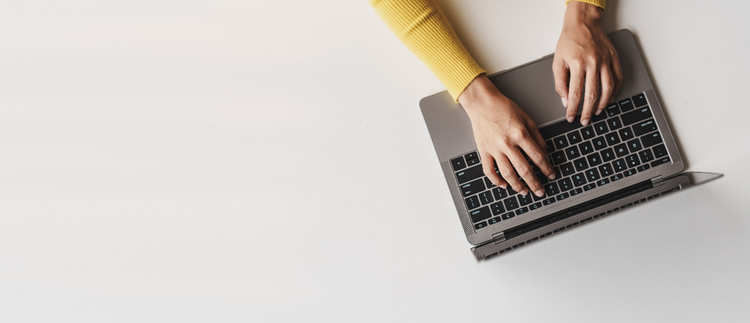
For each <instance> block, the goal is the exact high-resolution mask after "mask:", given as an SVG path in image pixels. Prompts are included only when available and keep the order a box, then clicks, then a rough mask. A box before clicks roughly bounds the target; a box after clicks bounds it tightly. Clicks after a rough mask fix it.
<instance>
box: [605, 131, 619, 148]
mask: <svg viewBox="0 0 750 323" xmlns="http://www.w3.org/2000/svg"><path fill="white" fill-rule="evenodd" d="M604 137H605V138H607V144H609V145H610V146H614V145H617V144H619V143H620V136H618V135H617V132H610V133H608V134H607V135H606V136H604Z"/></svg>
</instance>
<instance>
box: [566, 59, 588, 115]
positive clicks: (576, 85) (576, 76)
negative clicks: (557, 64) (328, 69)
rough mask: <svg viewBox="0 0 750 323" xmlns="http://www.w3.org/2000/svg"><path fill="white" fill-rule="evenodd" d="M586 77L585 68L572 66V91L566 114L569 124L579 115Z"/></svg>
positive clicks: (569, 92)
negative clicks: (584, 78)
mask: <svg viewBox="0 0 750 323" xmlns="http://www.w3.org/2000/svg"><path fill="white" fill-rule="evenodd" d="M584 75H585V74H584V70H583V68H581V67H580V66H575V67H573V66H571V69H570V90H569V91H568V110H567V114H566V117H567V119H568V122H573V119H575V117H576V113H578V105H580V104H581V92H583V76H584ZM581 121H583V120H581ZM584 126H585V125H584Z"/></svg>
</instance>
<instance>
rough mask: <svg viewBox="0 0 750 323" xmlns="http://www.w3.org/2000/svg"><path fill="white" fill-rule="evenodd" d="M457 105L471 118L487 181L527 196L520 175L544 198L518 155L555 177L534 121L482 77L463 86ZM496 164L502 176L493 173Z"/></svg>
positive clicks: (537, 181) (533, 190)
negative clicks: (524, 154)
mask: <svg viewBox="0 0 750 323" xmlns="http://www.w3.org/2000/svg"><path fill="white" fill-rule="evenodd" d="M458 102H459V103H461V105H462V106H463V107H464V109H465V110H466V113H467V114H468V115H469V118H470V119H471V126H472V129H473V131H474V139H475V140H476V143H477V150H478V151H479V156H480V157H481V159H482V165H483V169H484V173H485V175H487V177H489V179H490V181H492V183H494V184H495V185H497V186H500V187H502V188H505V187H506V186H507V185H506V184H510V186H511V187H512V188H513V190H515V191H516V192H519V193H521V194H522V195H526V194H528V190H527V189H526V186H525V185H524V184H523V182H522V181H521V180H519V179H518V177H519V176H520V177H521V178H523V181H525V182H526V184H528V185H529V188H530V189H531V191H532V192H534V194H536V195H537V196H539V197H541V196H543V195H544V188H543V187H542V184H541V183H540V182H539V180H538V179H537V178H536V175H535V174H534V171H533V169H532V168H531V165H529V163H528V162H527V161H526V158H525V157H524V156H523V154H522V153H521V151H523V152H525V153H526V155H527V156H529V159H531V161H532V162H533V163H534V164H536V165H537V166H538V167H539V169H540V170H541V171H542V173H543V174H544V175H545V176H547V177H548V178H549V179H554V178H555V171H554V169H553V168H552V165H550V162H549V159H548V158H547V153H546V144H545V142H544V139H543V138H542V135H541V134H540V133H539V130H538V129H537V126H536V123H535V122H534V120H532V119H531V118H530V117H529V116H528V115H527V114H526V113H525V112H524V111H523V110H521V108H520V107H518V105H517V104H516V103H515V102H513V101H512V100H511V99H509V98H507V97H506V96H505V95H503V94H502V93H500V91H499V90H498V89H497V88H496V87H495V85H494V84H492V82H491V81H490V79H489V78H487V76H486V75H484V74H482V75H480V76H477V77H476V78H475V79H474V80H473V81H472V82H471V83H470V84H469V86H468V87H466V89H465V90H464V91H463V92H462V93H461V95H460V96H459V97H458ZM496 163H497V168H498V170H499V171H500V175H502V177H500V176H498V175H497V173H496V172H495V167H494V166H495V164H496ZM514 168H515V170H514Z"/></svg>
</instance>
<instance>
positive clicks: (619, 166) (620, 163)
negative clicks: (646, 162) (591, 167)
mask: <svg viewBox="0 0 750 323" xmlns="http://www.w3.org/2000/svg"><path fill="white" fill-rule="evenodd" d="M612 168H613V169H614V170H615V172H618V173H619V172H622V171H624V170H626V169H628V164H627V163H626V162H625V159H624V158H620V159H618V160H615V161H613V162H612Z"/></svg>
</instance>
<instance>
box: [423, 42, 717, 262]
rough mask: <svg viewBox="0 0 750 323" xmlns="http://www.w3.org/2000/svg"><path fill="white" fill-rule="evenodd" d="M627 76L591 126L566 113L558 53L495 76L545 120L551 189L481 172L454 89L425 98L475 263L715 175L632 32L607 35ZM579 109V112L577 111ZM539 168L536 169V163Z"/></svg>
mask: <svg viewBox="0 0 750 323" xmlns="http://www.w3.org/2000/svg"><path fill="white" fill-rule="evenodd" d="M609 38H610V40H611V42H612V44H613V45H614V46H615V48H616V49H617V52H618V54H619V57H620V63H621V65H622V69H623V74H624V80H623V84H622V86H621V88H620V92H619V93H618V97H617V98H616V100H615V102H614V103H612V104H610V105H608V106H607V108H606V109H605V110H604V112H603V113H601V115H600V116H593V117H592V119H591V122H590V124H589V125H588V126H586V127H583V126H582V125H581V124H580V120H579V118H580V115H579V116H578V118H576V120H575V121H574V122H573V123H568V122H567V120H565V109H563V108H562V107H561V106H560V98H559V96H558V95H557V93H556V92H555V88H554V78H553V74H552V59H553V57H552V55H549V56H547V57H543V58H541V59H539V60H536V61H533V62H530V63H528V64H525V65H522V66H519V67H516V68H513V69H511V70H507V71H503V72H500V73H497V74H494V75H490V76H489V78H490V80H492V82H493V83H494V84H495V85H496V86H497V87H498V88H499V89H500V91H501V92H503V94H505V95H506V96H507V97H509V98H510V99H512V100H513V101H515V102H516V103H517V104H518V105H519V106H520V107H521V108H522V109H523V110H524V111H525V112H526V113H527V114H528V115H529V116H530V117H531V118H532V119H534V121H536V123H537V125H539V131H540V132H541V133H542V136H543V137H544V138H545V140H546V141H547V146H548V153H549V155H550V158H551V160H552V163H553V165H554V167H555V169H556V172H557V177H556V179H555V180H554V181H549V180H548V179H546V178H545V176H543V175H541V174H539V176H538V178H539V179H540V181H541V182H542V184H543V185H544V187H545V192H546V195H545V196H544V197H541V198H539V197H537V196H535V195H534V194H528V195H527V196H525V197H524V196H522V195H520V194H518V193H516V192H514V191H513V190H512V189H510V186H508V188H507V189H503V188H500V187H497V186H494V185H493V184H492V183H491V182H490V181H489V179H488V178H487V177H486V176H485V175H484V172H483V170H482V164H481V163H482V161H481V160H480V159H479V155H478V153H477V151H476V143H475V141H474V137H473V134H472V130H471V123H470V121H469V118H468V116H467V115H466V113H465V112H464V110H463V108H462V107H461V106H460V105H459V104H458V103H456V102H455V101H454V100H453V99H452V98H451V96H450V95H449V94H448V93H447V92H441V93H437V94H434V95H431V96H428V97H425V98H424V99H422V101H421V102H420V107H421V109H422V114H423V115H424V118H425V122H426V123H427V128H428V129H429V132H430V136H431V137H432V142H433V144H434V146H435V150H436V151H437V155H438V158H439V160H440V164H441V166H442V170H443V173H444V175H445V178H446V180H447V182H448V188H449V189H450V192H451V195H452V196H453V201H454V203H455V206H456V210H457V211H458V216H459V219H460V221H461V225H462V226H463V229H464V232H465V234H466V237H467V239H468V240H469V242H470V243H471V244H472V245H474V247H473V248H472V251H473V253H474V255H475V257H476V258H477V260H483V259H489V258H491V257H495V256H497V255H500V254H503V253H506V252H508V251H511V250H514V249H518V248H520V247H523V246H525V245H528V244H529V243H532V242H535V241H539V240H541V239H543V238H546V237H548V236H551V235H553V234H556V233H558V232H561V231H565V230H568V229H570V228H573V227H576V226H578V225H580V224H582V223H587V222H589V221H593V220H595V219H599V218H601V217H604V216H606V215H608V214H611V213H613V212H616V211H618V210H621V209H624V208H627V207H629V206H632V205H635V204H638V203H642V202H645V201H648V200H651V199H654V198H656V197H659V196H662V195H664V194H667V193H669V192H674V191H676V190H681V189H684V188H686V187H688V186H690V185H694V184H696V183H700V182H705V181H707V180H710V179H713V178H716V177H718V176H720V175H718V174H686V173H682V171H683V169H684V163H683V160H682V156H681V155H680V152H679V150H678V149H677V145H676V143H675V139H674V137H673V135H672V132H671V131H670V129H669V125H668V124H667V120H666V119H665V117H664V113H663V112H662V107H661V104H660V103H659V100H658V98H657V97H656V93H655V92H654V88H653V85H652V83H651V80H650V78H649V75H648V73H647V71H646V68H645V66H644V63H643V61H642V59H641V55H640V52H639V51H638V47H637V45H636V43H635V39H634V38H633V35H632V33H631V32H630V31H629V30H619V31H617V32H614V33H612V34H610V35H609ZM580 110H581V109H579V112H580ZM537 172H538V169H537Z"/></svg>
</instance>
